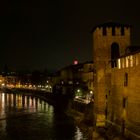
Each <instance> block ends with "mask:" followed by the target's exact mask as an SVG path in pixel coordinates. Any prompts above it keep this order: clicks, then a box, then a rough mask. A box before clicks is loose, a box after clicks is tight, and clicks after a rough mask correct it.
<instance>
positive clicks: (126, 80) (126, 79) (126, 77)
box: [124, 73, 128, 86]
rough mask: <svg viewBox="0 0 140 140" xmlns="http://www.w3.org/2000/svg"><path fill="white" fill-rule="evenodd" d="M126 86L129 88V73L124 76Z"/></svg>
mask: <svg viewBox="0 0 140 140" xmlns="http://www.w3.org/2000/svg"><path fill="white" fill-rule="evenodd" d="M124 86H128V73H125V74H124Z"/></svg>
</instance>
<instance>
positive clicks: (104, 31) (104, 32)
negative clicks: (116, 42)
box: [103, 27, 106, 36]
mask: <svg viewBox="0 0 140 140" xmlns="http://www.w3.org/2000/svg"><path fill="white" fill-rule="evenodd" d="M103 35H104V36H105V35H106V28H105V27H103Z"/></svg>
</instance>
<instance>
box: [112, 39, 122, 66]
mask: <svg viewBox="0 0 140 140" xmlns="http://www.w3.org/2000/svg"><path fill="white" fill-rule="evenodd" d="M119 56H120V52H119V45H118V44H117V43H115V42H114V43H113V44H112V45H111V67H112V68H114V67H117V58H118V57H119Z"/></svg>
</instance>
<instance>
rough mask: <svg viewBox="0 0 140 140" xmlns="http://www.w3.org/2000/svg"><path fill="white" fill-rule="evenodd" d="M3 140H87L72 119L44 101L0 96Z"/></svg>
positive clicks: (3, 94) (27, 97)
mask: <svg viewBox="0 0 140 140" xmlns="http://www.w3.org/2000/svg"><path fill="white" fill-rule="evenodd" d="M0 139H2V140H15V139H20V140H25V139H26V140H39V139H41V140H86V138H84V136H83V134H82V132H81V131H80V129H79V128H78V127H77V126H75V124H74V122H73V120H72V119H71V118H69V117H67V116H66V115H65V114H64V113H62V112H60V111H59V110H56V109H55V108H54V107H53V106H52V105H49V104H48V103H47V102H45V101H44V100H42V99H40V98H37V97H32V96H26V95H22V94H12V93H0Z"/></svg>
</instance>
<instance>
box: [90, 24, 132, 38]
mask: <svg viewBox="0 0 140 140" xmlns="http://www.w3.org/2000/svg"><path fill="white" fill-rule="evenodd" d="M130 29H131V26H130V25H127V24H119V23H114V22H108V23H104V24H100V25H98V26H96V27H94V28H93V30H92V32H93V33H94V34H96V35H99V36H126V35H127V36H130Z"/></svg>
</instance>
